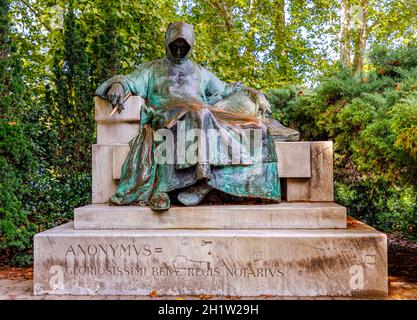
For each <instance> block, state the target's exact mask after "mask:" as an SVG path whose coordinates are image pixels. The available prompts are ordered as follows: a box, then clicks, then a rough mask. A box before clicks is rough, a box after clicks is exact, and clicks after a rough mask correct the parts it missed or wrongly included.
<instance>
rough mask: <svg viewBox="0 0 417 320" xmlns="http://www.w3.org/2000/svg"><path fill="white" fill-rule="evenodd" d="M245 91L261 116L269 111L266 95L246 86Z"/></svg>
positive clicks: (269, 106) (264, 115)
mask: <svg viewBox="0 0 417 320" xmlns="http://www.w3.org/2000/svg"><path fill="white" fill-rule="evenodd" d="M246 91H247V92H248V93H249V94H250V96H251V97H252V99H253V101H255V103H256V106H257V107H258V110H259V111H260V112H261V115H262V117H263V118H265V117H266V116H267V115H268V114H270V113H271V105H270V104H269V101H268V99H267V98H266V96H265V95H264V94H263V93H262V92H261V91H259V90H256V89H253V88H249V87H247V88H246Z"/></svg>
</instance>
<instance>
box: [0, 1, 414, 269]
mask: <svg viewBox="0 0 417 320" xmlns="http://www.w3.org/2000/svg"><path fill="white" fill-rule="evenodd" d="M416 17H417V2H416V0H397V1H395V0H381V1H376V0H310V1H307V0H274V1H266V0H250V1H246V0H245V1H243V0H205V1H202V0H201V1H200V0H167V1H162V0H155V1H149V0H119V1H112V2H110V1H100V0H88V1H87V0H69V1H64V0H54V1H51V0H20V1H18V0H16V1H12V0H2V1H1V3H0V28H1V29H0V168H1V174H0V256H1V257H2V262H3V263H10V262H11V263H14V264H17V265H25V264H29V263H30V262H31V248H32V237H33V235H34V234H35V233H36V232H39V231H42V230H45V229H47V228H50V227H53V226H56V225H58V224H61V223H63V222H65V221H68V220H69V219H71V218H72V213H73V208H74V207H76V206H81V205H85V204H87V203H89V202H90V197H91V176H90V170H91V147H90V146H91V144H93V143H94V141H95V126H94V121H93V104H92V94H93V92H94V89H95V88H96V87H97V86H98V84H99V83H100V82H101V81H103V80H105V79H107V78H109V77H110V76H112V75H114V74H117V73H126V72H129V71H131V70H132V69H133V68H134V67H135V66H136V65H138V64H140V63H142V62H145V61H149V60H153V59H156V58H159V57H162V56H163V55H164V41H163V39H164V31H165V29H166V27H167V25H168V23H169V22H171V21H175V20H185V21H187V22H189V23H192V24H194V25H195V31H196V36H197V39H196V47H195V50H194V52H193V59H194V60H195V61H197V62H199V63H201V64H203V65H205V66H207V67H208V68H210V69H212V70H213V71H214V72H215V73H216V74H217V75H218V76H219V77H221V78H222V79H224V80H226V81H243V82H245V83H246V84H247V85H250V86H253V87H256V88H258V89H262V90H264V91H266V92H268V95H269V98H270V100H271V102H272V104H273V111H274V117H276V118H277V119H279V120H280V121H282V122H283V123H284V124H286V125H289V126H291V127H294V128H297V129H299V130H300V131H301V133H302V138H303V139H305V140H327V139H331V140H333V141H334V143H335V178H336V198H337V201H339V202H340V203H342V204H343V205H346V206H348V208H349V213H350V214H351V215H354V216H356V217H359V218H361V219H363V220H365V221H366V222H368V223H370V224H372V225H373V226H376V227H377V228H379V229H380V230H383V231H391V232H398V233H400V234H402V235H403V236H406V237H409V238H413V239H417V190H416V179H417V92H416V89H417V47H416V41H417V39H416V37H417V36H416V34H417V32H416V31H417V30H416V29H417V27H416V26H417V18H416Z"/></svg>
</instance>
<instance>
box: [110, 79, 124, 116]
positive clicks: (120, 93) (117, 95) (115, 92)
mask: <svg viewBox="0 0 417 320" xmlns="http://www.w3.org/2000/svg"><path fill="white" fill-rule="evenodd" d="M124 96H125V91H124V89H123V86H122V84H121V83H113V84H112V85H111V87H110V89H109V90H108V91H107V100H108V101H109V102H110V103H111V104H112V106H113V109H114V108H116V107H117V112H118V113H120V112H122V111H123V110H124V107H123V100H124Z"/></svg>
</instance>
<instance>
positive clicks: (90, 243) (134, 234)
mask: <svg viewBox="0 0 417 320" xmlns="http://www.w3.org/2000/svg"><path fill="white" fill-rule="evenodd" d="M34 255H35V263H34V293H35V294H36V295H42V294H70V295H149V294H150V293H151V292H152V291H154V290H155V291H156V292H157V293H158V295H200V294H208V295H232V296H259V295H277V296H367V295H372V296H374V295H386V294H387V241H386V236H385V235H384V234H382V233H380V232H377V231H376V230H374V229H372V228H370V227H368V226H366V225H365V224H363V223H359V222H357V221H354V223H353V224H349V226H348V228H347V229H337V230H327V229H326V230H294V229H293V230H285V229H281V230H155V229H154V230H96V231H89V230H74V229H73V225H72V223H69V224H66V225H63V226H61V227H58V228H55V229H51V230H48V231H45V232H42V233H40V234H37V235H36V236H35V239H34Z"/></svg>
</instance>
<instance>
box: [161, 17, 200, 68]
mask: <svg viewBox="0 0 417 320" xmlns="http://www.w3.org/2000/svg"><path fill="white" fill-rule="evenodd" d="M180 38H182V39H184V40H185V41H186V42H187V43H188V45H189V46H190V50H188V52H187V54H186V56H185V57H183V58H176V57H174V56H173V54H172V52H171V50H170V48H169V44H170V43H172V42H174V41H175V40H177V39H180ZM193 46H194V26H193V25H192V24H188V23H186V22H171V23H170V24H169V26H168V28H167V31H166V33H165V49H166V54H167V57H168V59H169V60H171V61H172V62H174V63H177V64H181V63H184V62H186V61H187V60H188V57H189V55H190V53H191V50H192V49H193Z"/></svg>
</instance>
